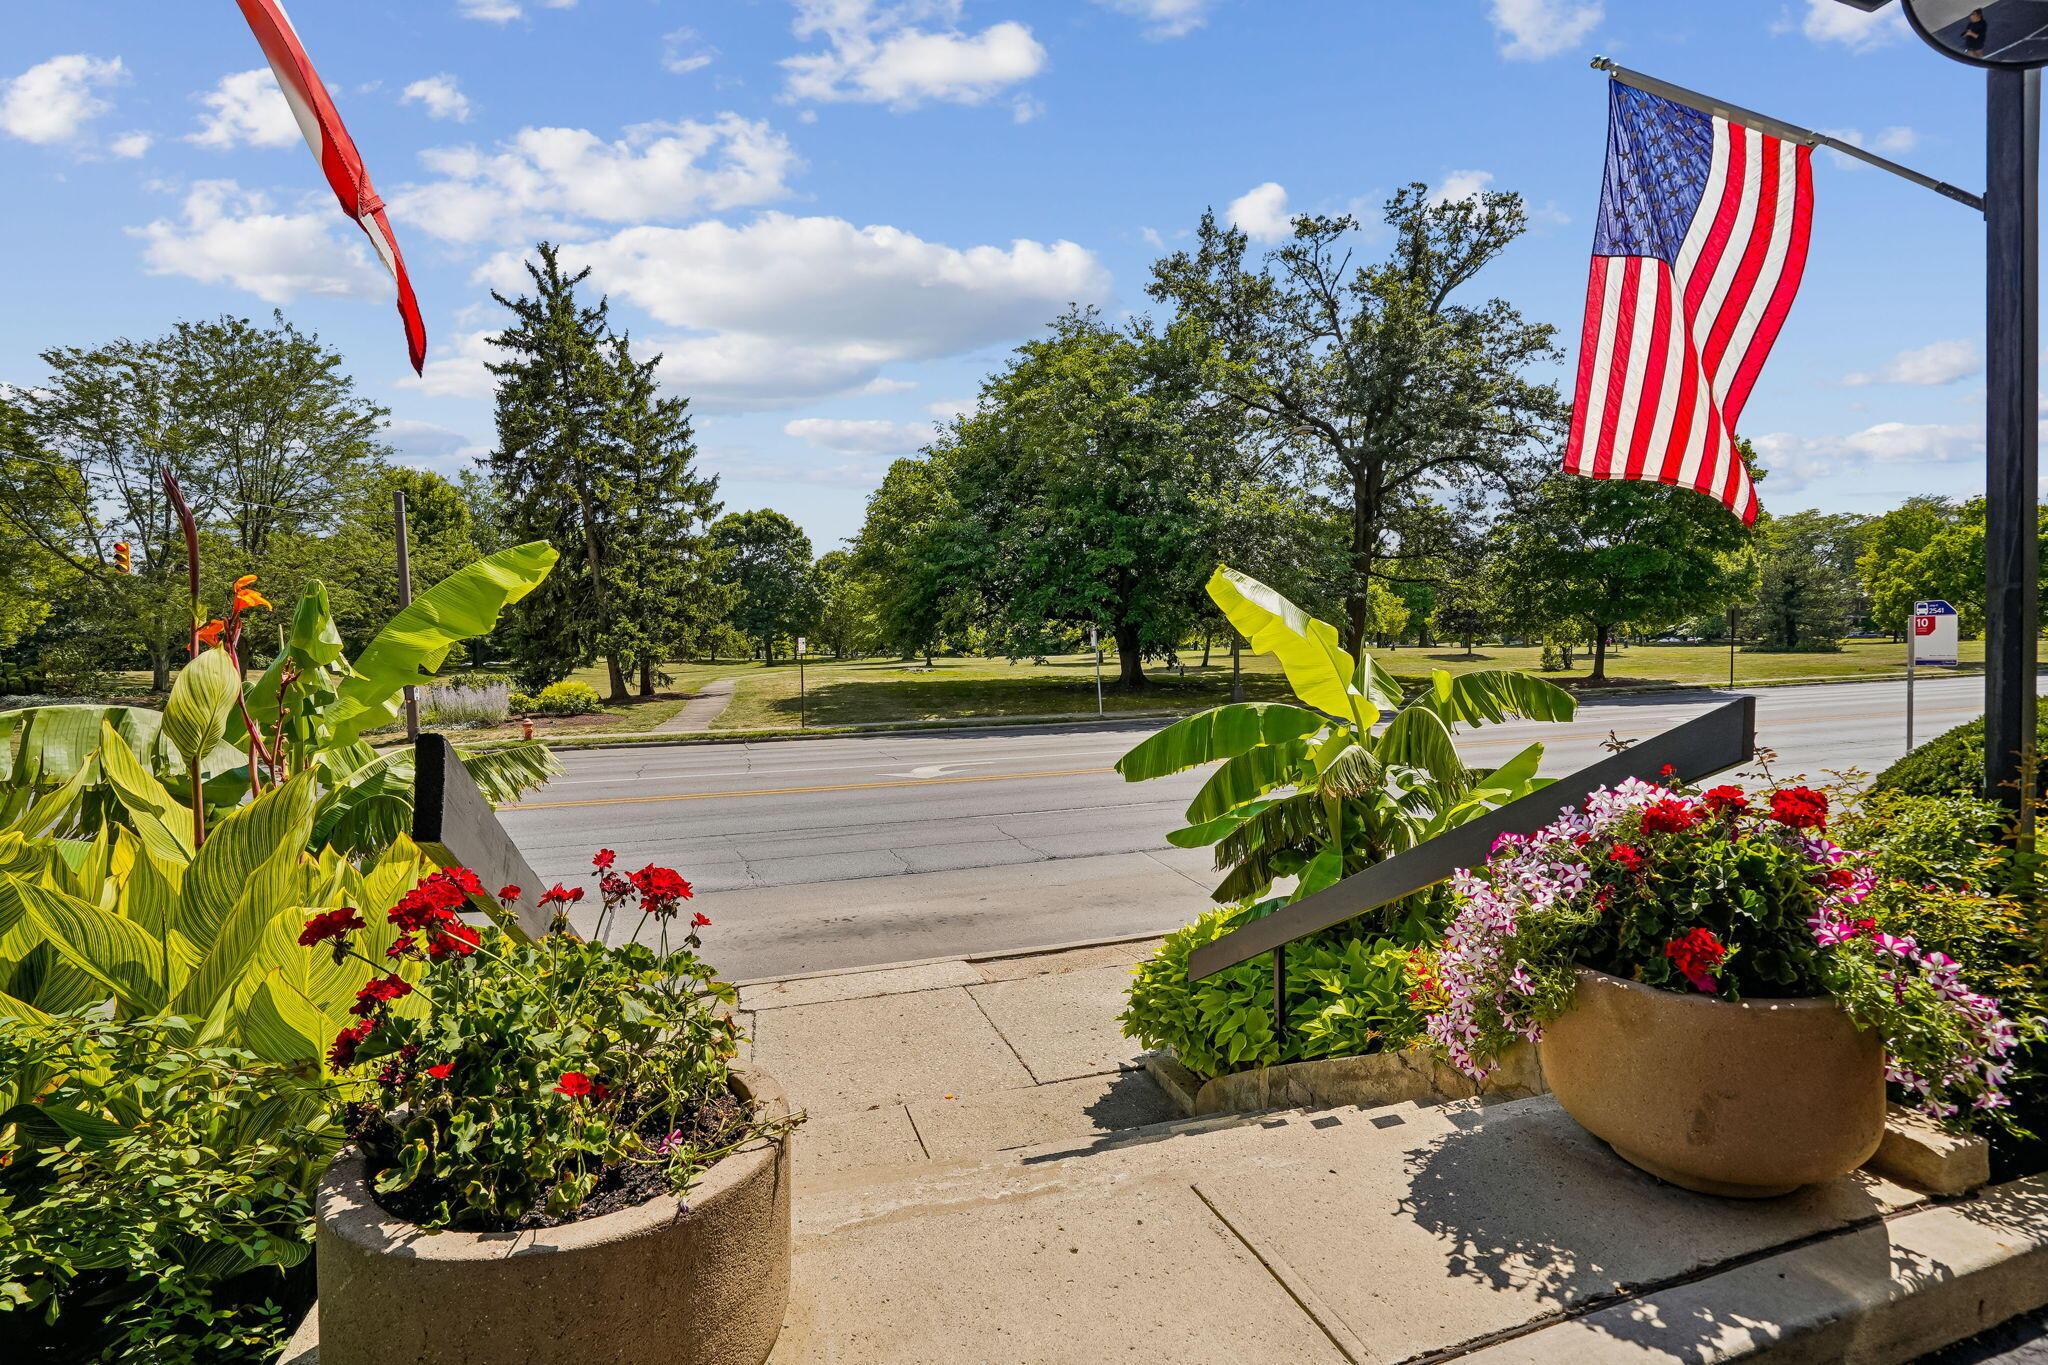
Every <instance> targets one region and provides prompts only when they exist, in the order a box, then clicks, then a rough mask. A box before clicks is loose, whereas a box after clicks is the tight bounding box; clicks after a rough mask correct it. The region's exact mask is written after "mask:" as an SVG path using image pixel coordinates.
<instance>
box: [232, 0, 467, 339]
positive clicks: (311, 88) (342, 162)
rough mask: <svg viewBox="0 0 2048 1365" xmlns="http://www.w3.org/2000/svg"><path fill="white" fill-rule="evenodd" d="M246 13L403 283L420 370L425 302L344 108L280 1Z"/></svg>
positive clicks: (344, 198)
mask: <svg viewBox="0 0 2048 1365" xmlns="http://www.w3.org/2000/svg"><path fill="white" fill-rule="evenodd" d="M236 2H237V3H238V4H239V5H240V6H241V9H242V17H243V18H244V19H247V20H248V21H249V28H250V31H251V32H253V33H254V34H255V35H256V41H257V43H258V44H259V45H260V46H261V47H262V48H263V55H264V57H265V58H266V59H267V60H268V61H269V62H270V69H271V72H272V73H273V74H275V75H276V77H277V84H278V88H279V89H281V90H283V91H284V99H285V103H286V104H289V105H290V106H291V109H292V117H293V118H294V119H296V120H297V121H298V125H299V131H300V132H301V133H302V134H304V135H305V139H306V145H307V146H308V147H309V148H311V149H312V152H313V158H314V160H316V161H318V162H319V163H320V171H321V173H322V174H323V175H325V176H326V177H327V186H328V188H329V189H331V190H333V191H334V197H335V198H336V199H338V200H340V201H341V211H342V212H343V213H345V214H347V215H348V216H349V217H350V218H353V219H354V220H355V223H356V226H357V227H360V228H361V229H362V230H363V232H364V233H365V234H366V235H368V237H369V239H370V245H371V246H373V247H375V248H376V249H377V257H378V259H379V260H381V261H383V262H384V268H385V269H387V270H389V271H390V272H391V277H392V279H393V280H394V281H396V282H397V285H398V316H399V318H400V319H401V320H402V321H403V322H404V324H405V351H406V358H407V359H408V360H410V361H412V367H413V370H414V371H415V372H418V371H419V370H421V368H422V367H423V366H425V364H426V362H427V326H426V323H425V322H424V321H423V320H422V319H421V317H420V305H419V301H418V300H417V299H416V298H414V296H413V292H412V277H411V276H410V275H408V274H407V273H406V269H405V257H404V256H403V255H402V254H401V253H400V252H399V250H398V238H397V236H396V235H395V234H394V233H393V232H392V231H391V220H390V218H388V217H386V216H385V213H384V201H383V200H382V199H381V198H379V197H378V195H377V191H376V190H375V188H373V187H372V186H371V184H370V172H369V169H368V168H367V167H365V166H364V165H363V158H362V155H361V153H359V152H357V151H356V144H355V140H354V139H353V138H351V137H350V136H349V135H348V129H347V128H345V127H343V126H342V122H341V113H340V111H339V110H337V109H336V108H335V107H334V101H333V100H332V99H331V98H329V97H328V94H327V86H326V84H325V83H323V82H322V81H321V79H320V73H319V72H317V71H315V70H314V69H313V62H312V59H311V58H309V57H308V56H306V49H305V47H304V46H302V45H301V44H300V42H299V35H298V34H297V33H296V32H294V31H293V29H292V21H291V20H290V19H288V18H286V17H285V12H284V6H283V5H282V4H280V3H278V0H236Z"/></svg>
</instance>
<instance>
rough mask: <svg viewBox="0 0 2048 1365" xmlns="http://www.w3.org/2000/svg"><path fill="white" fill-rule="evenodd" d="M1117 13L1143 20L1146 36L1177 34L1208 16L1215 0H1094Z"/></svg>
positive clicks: (1194, 25)
mask: <svg viewBox="0 0 2048 1365" xmlns="http://www.w3.org/2000/svg"><path fill="white" fill-rule="evenodd" d="M1095 3H1096V4H1098V5H1107V6H1109V8H1111V9H1113V10H1115V11H1116V12H1117V13H1119V14H1128V15H1131V16H1132V17H1133V18H1137V19H1143V20H1144V21H1145V36H1146V37H1147V38H1179V37H1181V36H1183V35H1184V34H1188V33H1192V32H1194V31H1195V30H1196V29H1198V28H1200V27H1201V26H1202V25H1203V24H1205V23H1207V22H1208V20H1209V11H1210V10H1211V9H1212V8H1213V7H1214V6H1215V3H1216V0H1095Z"/></svg>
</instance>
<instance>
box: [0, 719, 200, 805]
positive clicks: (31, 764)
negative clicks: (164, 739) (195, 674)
mask: <svg viewBox="0 0 2048 1365" xmlns="http://www.w3.org/2000/svg"><path fill="white" fill-rule="evenodd" d="M162 720H163V717H162V716H161V715H159V714H158V713H157V712H155V711H151V710H148V709H146V708H144V707H140V706H31V707H25V708H23V709H21V710H17V711H0V744H4V743H6V742H7V741H8V740H9V739H14V740H15V746H14V766H13V771H12V773H11V775H10V777H9V783H10V785H13V786H22V787H48V786H55V785H58V784H60V783H64V782H68V781H69V780H71V779H72V778H73V777H76V776H77V775H78V774H79V772H80V771H82V770H83V769H84V768H85V766H86V764H87V763H88V762H90V761H91V759H92V757H93V755H94V754H96V753H98V752H99V747H100V742H101V729H102V727H103V726H107V725H111V726H113V727H114V730H115V732H116V733H117V734H119V735H120V736H121V738H122V739H124V740H126V741H127V743H128V747H129V748H130V749H131V750H132V751H133V752H134V753H135V755H136V756H137V757H138V758H140V759H142V761H144V762H145V763H147V762H152V761H153V755H155V754H157V753H159V752H160V751H161V745H160V743H159V738H158V728H159V726H160V724H161V722H162ZM17 736H18V738H15V737H17Z"/></svg>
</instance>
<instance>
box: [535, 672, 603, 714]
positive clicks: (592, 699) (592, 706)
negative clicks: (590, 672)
mask: <svg viewBox="0 0 2048 1365" xmlns="http://www.w3.org/2000/svg"><path fill="white" fill-rule="evenodd" d="M597 705H598V698H597V689H596V688H594V687H592V686H591V685H590V684H589V683H586V682H578V681H576V680H575V679H574V678H565V679H563V680H562V681H561V682H557V683H549V684H548V685H547V686H546V687H543V688H542V689H541V690H540V695H539V696H538V697H536V698H534V702H533V709H534V710H536V711H538V712H540V713H541V714H542V715H544V716H587V715H589V714H590V713H591V712H592V711H595V710H596V709H597Z"/></svg>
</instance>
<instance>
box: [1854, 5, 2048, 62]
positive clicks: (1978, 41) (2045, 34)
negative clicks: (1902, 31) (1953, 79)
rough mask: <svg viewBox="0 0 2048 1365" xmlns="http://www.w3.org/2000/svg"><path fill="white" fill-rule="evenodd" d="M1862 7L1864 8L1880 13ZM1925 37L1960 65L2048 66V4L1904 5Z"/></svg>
mask: <svg viewBox="0 0 2048 1365" xmlns="http://www.w3.org/2000/svg"><path fill="white" fill-rule="evenodd" d="M1850 3H1857V4H1858V8H1874V7H1873V6H1868V5H1863V4H1860V3H1858V0H1850ZM1903 3H1904V4H1905V7H1906V17H1907V18H1908V19H1910V20H1911V21H1912V24H1913V27H1914V28H1916V29H1918V30H1919V32H1920V36H1921V37H1922V38H1925V39H1926V40H1927V41H1928V42H1929V43H1931V44H1933V45H1934V46H1935V47H1937V48H1939V49H1941V50H1942V51H1943V52H1945V53H1947V54H1948V55H1949V56H1951V57H1954V58H1955V59H1956V60H1957V61H1959V62H1968V63H1970V64H1971V65H1972V66H2001V67H2012V68H2018V69H2021V70H2024V69H2026V68H2029V67H2036V66H2043V65H2048V0H1903Z"/></svg>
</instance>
